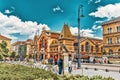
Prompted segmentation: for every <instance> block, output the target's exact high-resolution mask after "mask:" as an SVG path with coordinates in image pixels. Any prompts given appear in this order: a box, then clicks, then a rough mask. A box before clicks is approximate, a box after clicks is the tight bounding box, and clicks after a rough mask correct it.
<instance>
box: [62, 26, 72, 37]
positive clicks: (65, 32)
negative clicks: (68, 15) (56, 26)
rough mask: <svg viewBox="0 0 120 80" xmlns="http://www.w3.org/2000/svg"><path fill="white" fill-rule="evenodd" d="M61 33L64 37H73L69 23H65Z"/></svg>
mask: <svg viewBox="0 0 120 80" xmlns="http://www.w3.org/2000/svg"><path fill="white" fill-rule="evenodd" d="M61 34H62V37H63V38H72V34H71V31H70V29H69V27H68V25H67V24H64V26H63V29H62V32H61Z"/></svg>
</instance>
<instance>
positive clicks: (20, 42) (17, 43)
mask: <svg viewBox="0 0 120 80" xmlns="http://www.w3.org/2000/svg"><path fill="white" fill-rule="evenodd" d="M25 43H26V41H17V42H15V43H13V44H12V45H13V46H16V45H21V44H25Z"/></svg>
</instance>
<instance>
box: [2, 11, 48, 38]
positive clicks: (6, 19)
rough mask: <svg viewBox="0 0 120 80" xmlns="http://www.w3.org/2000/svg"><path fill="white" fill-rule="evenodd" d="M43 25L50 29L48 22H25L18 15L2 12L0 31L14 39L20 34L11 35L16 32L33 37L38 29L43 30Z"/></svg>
mask: <svg viewBox="0 0 120 80" xmlns="http://www.w3.org/2000/svg"><path fill="white" fill-rule="evenodd" d="M43 27H45V28H46V30H49V29H50V28H49V27H48V26H47V25H46V24H38V23H37V22H32V21H25V22H23V21H22V20H21V19H20V18H18V17H16V16H12V15H11V16H7V15H4V14H2V13H1V12H0V33H1V34H3V35H5V36H7V37H10V38H12V39H19V36H18V37H15V36H11V34H16V33H19V34H20V35H23V36H25V35H27V36H28V37H29V38H33V35H34V34H35V32H36V30H38V29H39V31H40V32H41V31H42V28H43Z"/></svg>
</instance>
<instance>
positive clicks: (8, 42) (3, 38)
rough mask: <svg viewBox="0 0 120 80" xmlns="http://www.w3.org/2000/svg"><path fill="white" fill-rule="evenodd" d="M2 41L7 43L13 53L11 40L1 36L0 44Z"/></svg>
mask: <svg viewBox="0 0 120 80" xmlns="http://www.w3.org/2000/svg"><path fill="white" fill-rule="evenodd" d="M2 41H5V42H6V43H7V48H8V50H9V51H10V52H11V39H10V38H7V37H5V36H3V35H1V34H0V43H1V42H2Z"/></svg>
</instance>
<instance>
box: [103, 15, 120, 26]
mask: <svg viewBox="0 0 120 80" xmlns="http://www.w3.org/2000/svg"><path fill="white" fill-rule="evenodd" d="M118 21H120V16H119V17H116V18H114V19H111V20H109V21H106V22H104V23H102V26H103V25H106V24H110V23H114V22H118Z"/></svg>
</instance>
